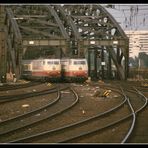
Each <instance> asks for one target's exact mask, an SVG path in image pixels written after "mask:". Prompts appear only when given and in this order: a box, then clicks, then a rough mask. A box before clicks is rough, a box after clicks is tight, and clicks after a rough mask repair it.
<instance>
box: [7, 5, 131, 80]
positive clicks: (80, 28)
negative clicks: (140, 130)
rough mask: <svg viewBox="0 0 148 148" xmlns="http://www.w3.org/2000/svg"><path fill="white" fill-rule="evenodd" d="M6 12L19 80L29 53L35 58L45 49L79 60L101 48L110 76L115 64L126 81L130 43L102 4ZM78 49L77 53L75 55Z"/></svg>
mask: <svg viewBox="0 0 148 148" xmlns="http://www.w3.org/2000/svg"><path fill="white" fill-rule="evenodd" d="M5 11H6V17H5V25H6V26H7V45H8V51H9V54H8V55H9V59H10V62H9V63H12V69H13V72H15V73H16V74H17V77H19V76H20V73H21V60H22V58H23V56H24V55H25V53H27V51H32V52H31V53H32V55H34V54H35V52H38V51H40V50H42V49H46V50H49V51H50V50H51V49H52V51H51V53H52V52H53V51H54V52H55V53H54V54H55V55H56V57H61V56H66V57H67V56H70V57H78V58H79V57H85V55H86V54H87V52H88V50H89V49H94V50H98V51H99V50H100V49H101V53H102V56H101V60H102V62H105V61H104V57H103V55H104V54H105V53H107V54H108V60H107V62H106V63H107V69H108V71H109V73H110V74H111V71H112V64H114V65H115V67H116V70H117V73H118V77H119V79H121V80H126V79H127V77H128V57H129V47H128V46H129V40H128V38H127V36H126V35H125V33H124V31H123V30H122V29H121V27H120V26H119V24H118V23H117V22H116V21H115V19H114V18H113V17H112V16H111V15H110V14H109V13H108V12H107V10H106V9H105V8H103V7H102V6H101V5H94V4H93V5H91V4H89V5H88V4H86V5H85V4H83V5H72V4H71V5H21V4H20V5H11V6H7V7H6V9H5ZM75 50H76V51H77V52H76V53H77V54H73V51H75ZM102 51H103V52H102ZM104 51H105V52H104ZM31 53H30V54H31ZM58 53H60V54H58ZM38 54H40V52H38ZM9 65H11V64H9ZM10 67H11V66H10Z"/></svg>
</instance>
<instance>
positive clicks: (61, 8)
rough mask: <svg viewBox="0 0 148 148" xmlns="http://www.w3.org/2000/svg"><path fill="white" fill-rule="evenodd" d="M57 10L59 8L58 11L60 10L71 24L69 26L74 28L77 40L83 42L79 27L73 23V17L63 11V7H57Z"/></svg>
mask: <svg viewBox="0 0 148 148" xmlns="http://www.w3.org/2000/svg"><path fill="white" fill-rule="evenodd" d="M55 8H57V9H59V10H60V12H61V13H62V15H63V16H64V18H65V20H66V21H67V22H68V23H69V25H70V26H71V28H72V30H73V32H74V35H75V38H76V39H77V40H81V39H82V37H81V36H80V34H79V32H78V28H77V26H76V25H75V24H74V22H73V20H72V18H71V16H70V15H69V14H67V13H66V12H65V11H64V9H63V7H62V6H59V5H56V6H55Z"/></svg>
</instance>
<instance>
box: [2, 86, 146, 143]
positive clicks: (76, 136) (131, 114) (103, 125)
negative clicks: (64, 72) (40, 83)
mask: <svg viewBox="0 0 148 148" xmlns="http://www.w3.org/2000/svg"><path fill="white" fill-rule="evenodd" d="M101 87H102V88H103V87H104V89H111V90H112V91H114V92H116V93H118V94H120V101H119V103H118V104H116V105H115V106H114V107H111V108H110V109H108V110H106V111H104V112H101V113H98V114H96V115H94V116H91V117H88V118H86V119H83V120H79V121H76V122H69V123H63V124H62V125H60V126H57V127H55V128H53V127H52V125H51V127H50V128H49V129H48V127H47V129H46V130H40V128H41V127H42V126H41V124H44V123H45V121H46V122H47V124H50V120H55V122H56V121H58V120H56V118H57V117H59V116H61V113H62V112H65V111H59V113H58V112H55V113H54V114H52V115H50V116H48V117H47V118H46V119H45V118H44V119H43V120H42V119H41V120H40V121H39V122H38V121H35V122H32V123H31V124H30V123H29V124H28V125H25V126H24V127H23V126H22V127H19V128H16V129H13V130H10V131H6V132H3V133H1V134H0V137H1V136H2V137H3V138H0V139H1V141H2V142H4V143H87V142H88V143H121V144H123V143H126V142H128V139H129V138H131V137H132V136H133V135H132V133H133V131H134V128H135V125H136V121H137V120H138V119H137V114H138V113H139V112H141V111H142V110H143V109H145V108H146V106H147V97H146V96H144V94H143V93H142V92H141V91H140V90H139V89H137V88H132V90H131V86H130V90H129V89H123V88H122V87H120V89H119V87H111V86H108V85H107V86H105V85H104V86H103V85H102V86H101ZM71 91H74V90H73V89H71ZM61 92H62V91H61ZM65 93H66V92H65ZM67 93H69V92H67ZM73 93H74V96H77V94H76V92H73ZM121 96H122V98H121ZM133 96H134V97H133ZM76 98H77V99H75V100H77V101H78V96H77V97H76ZM118 99H119V98H118ZM58 102H60V101H58ZM73 104H76V103H73ZM51 107H52V106H51ZM53 108H57V107H53ZM68 108H70V107H68ZM66 113H67V112H65V114H66ZM57 115H59V116H57ZM47 119H48V120H47ZM45 125H46V124H45ZM29 129H32V131H31V132H29V133H28V134H27V135H28V136H25V133H26V131H28V130H29ZM37 129H39V130H37ZM14 133H15V134H16V135H17V133H18V135H17V136H14V138H13V135H14ZM8 135H9V137H8ZM102 135H106V136H105V137H107V136H109V138H103V137H102ZM115 135H116V136H115ZM5 136H6V137H7V138H6V139H5ZM10 137H11V138H12V139H11V138H10Z"/></svg>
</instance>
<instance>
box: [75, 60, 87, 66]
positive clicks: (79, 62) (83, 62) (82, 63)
mask: <svg viewBox="0 0 148 148" xmlns="http://www.w3.org/2000/svg"><path fill="white" fill-rule="evenodd" d="M85 64H86V62H85V61H74V65H85Z"/></svg>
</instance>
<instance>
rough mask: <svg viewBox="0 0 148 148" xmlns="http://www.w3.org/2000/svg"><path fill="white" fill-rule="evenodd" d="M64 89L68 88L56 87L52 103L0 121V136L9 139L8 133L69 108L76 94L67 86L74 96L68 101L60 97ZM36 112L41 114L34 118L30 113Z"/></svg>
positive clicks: (45, 119) (32, 124)
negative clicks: (0, 126)
mask: <svg viewBox="0 0 148 148" xmlns="http://www.w3.org/2000/svg"><path fill="white" fill-rule="evenodd" d="M59 89H60V90H59ZM65 89H68V88H67V87H66V88H58V90H57V93H58V94H57V98H56V99H55V100H54V101H53V102H52V103H49V104H47V105H45V106H43V107H41V108H38V109H36V110H34V111H31V112H28V113H26V114H23V115H20V116H17V117H15V118H12V119H9V120H6V121H3V122H1V123H0V125H3V128H1V133H0V137H2V139H4V138H6V139H7V138H8V139H9V138H10V137H8V135H13V134H14V133H16V132H20V130H24V129H27V128H28V127H29V128H31V127H33V126H35V125H38V124H40V123H42V122H45V121H47V120H50V119H52V118H54V117H55V116H57V115H60V114H62V113H63V112H65V111H66V110H68V109H69V108H71V107H73V106H74V105H75V104H76V103H77V102H78V96H77V94H76V93H75V92H74V90H73V89H71V88H69V89H70V92H72V93H73V94H74V95H73V96H74V98H72V100H71V101H69V100H67V98H64V97H61V93H60V91H63V90H65ZM71 97H72V96H71ZM62 100H63V101H62ZM66 100H67V101H66ZM65 101H66V102H65ZM58 102H60V103H58ZM59 104H64V106H63V107H60V105H59ZM53 106H54V107H53ZM51 108H52V109H51ZM53 108H54V109H53ZM45 111H46V112H45ZM37 113H38V114H40V115H41V116H40V117H39V118H38V119H36V117H35V116H32V115H36V114H37ZM38 114H37V115H38ZM22 121H23V122H22ZM14 125H19V126H14ZM13 126H14V127H13ZM10 127H11V129H10ZM3 129H8V130H5V131H3ZM11 138H12V137H11ZM0 139H1V138H0ZM2 139H1V140H2ZM1 142H3V141H1Z"/></svg>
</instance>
